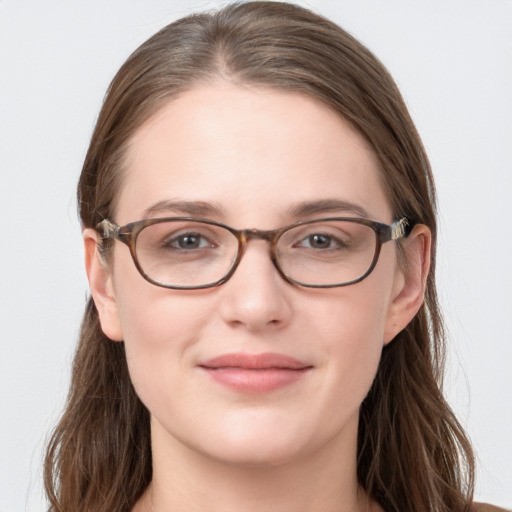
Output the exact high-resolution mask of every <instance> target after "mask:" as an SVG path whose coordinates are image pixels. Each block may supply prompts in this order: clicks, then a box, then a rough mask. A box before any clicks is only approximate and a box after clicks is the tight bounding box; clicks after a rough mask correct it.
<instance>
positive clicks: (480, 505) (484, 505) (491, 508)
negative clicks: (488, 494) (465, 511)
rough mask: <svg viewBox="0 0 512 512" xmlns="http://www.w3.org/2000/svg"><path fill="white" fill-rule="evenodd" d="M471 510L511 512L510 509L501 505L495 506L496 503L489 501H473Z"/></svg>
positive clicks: (472, 511) (477, 511)
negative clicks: (489, 502)
mask: <svg viewBox="0 0 512 512" xmlns="http://www.w3.org/2000/svg"><path fill="white" fill-rule="evenodd" d="M471 512H510V511H509V510H507V509H505V508H500V507H495V506H494V505H489V504H488V503H473V507H472V508H471Z"/></svg>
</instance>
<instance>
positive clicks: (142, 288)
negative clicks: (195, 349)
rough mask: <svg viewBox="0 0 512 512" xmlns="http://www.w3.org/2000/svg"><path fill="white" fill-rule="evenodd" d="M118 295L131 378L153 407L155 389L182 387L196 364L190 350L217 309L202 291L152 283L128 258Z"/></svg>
mask: <svg viewBox="0 0 512 512" xmlns="http://www.w3.org/2000/svg"><path fill="white" fill-rule="evenodd" d="M116 257H117V255H116ZM114 293H115V296H116V303H117V307H118V311H119V317H120V321H121V327H122V331H123V340H124V344H125V350H126V358H127V363H128V368H129V371H130V376H131V379H132V382H133V385H134V387H135V389H136V390H137V393H138V394H139V396H140V398H141V399H142V400H143V402H144V403H146V405H148V406H149V404H148V403H147V402H148V400H151V395H152V394H153V393H154V391H155V389H157V388H161V389H169V387H171V389H172V388H176V386H179V385H180V384H179V381H178V379H177V378H176V376H177V375H179V374H180V369H183V368H184V367H187V366H189V365H190V357H191V354H192V351H191V350H190V347H192V346H194V345H195V344H196V342H197V340H198V339H200V338H201V335H202V333H203V331H204V330H205V328H206V326H207V325H208V323H209V321H210V318H211V315H212V312H211V311H210V309H211V308H210V309H209V304H208V301H207V300H204V299H205V298H206V297H205V294H201V293H200V292H199V293H198V292H197V291H196V292H183V291H173V290H168V289H165V288H159V287H157V286H154V285H152V284H151V283H148V282H147V281H145V280H144V279H143V278H142V277H141V276H140V274H139V273H138V272H137V270H136V269H135V266H134V265H133V262H132V261H131V259H130V260H128V259H127V258H126V257H125V255H124V254H123V255H120V257H119V258H118V259H116V266H115V269H114ZM188 293H195V296H194V297H192V298H191V297H189V296H188V295H187V294H188ZM191 299H193V300H191ZM146 398H147V399H148V400H146Z"/></svg>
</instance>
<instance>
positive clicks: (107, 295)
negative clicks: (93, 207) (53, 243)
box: [83, 228, 123, 341]
mask: <svg viewBox="0 0 512 512" xmlns="http://www.w3.org/2000/svg"><path fill="white" fill-rule="evenodd" d="M98 239H99V235H98V233H97V232H96V231H95V230H94V229H91V228H87V229H84V231H83V240H84V250H85V270H86V272H87V278H88V280H89V288H90V289H91V294H92V298H93V300H94V304H95V305H96V309H97V310H98V314H99V317H100V324H101V329H102V331H103V333H104V334H105V336H107V337H108V338H110V339H111V340H113V341H122V340H123V331H122V329H121V322H120V318H119V311H118V306H117V302H116V298H115V295H114V289H113V285H112V272H111V269H110V268H109V267H108V265H107V262H106V261H105V260H104V258H103V256H102V255H101V254H100V252H99V249H98V243H99V241H98Z"/></svg>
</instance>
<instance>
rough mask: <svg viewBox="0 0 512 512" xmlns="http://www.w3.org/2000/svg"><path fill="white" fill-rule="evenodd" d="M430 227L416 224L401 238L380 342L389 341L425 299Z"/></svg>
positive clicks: (430, 236) (405, 324) (430, 238)
mask: <svg viewBox="0 0 512 512" xmlns="http://www.w3.org/2000/svg"><path fill="white" fill-rule="evenodd" d="M431 245H432V234H431V233H430V229H429V228H428V227H427V226H425V225H423V224H417V225H416V226H414V228H413V230H412V231H411V233H410V234H409V236H408V237H407V238H406V239H405V240H404V241H403V242H402V247H403V252H404V254H403V259H404V260H405V261H403V262H401V264H400V265H399V268H398V269H397V276H396V278H395V288H394V290H393V295H392V302H391V304H390V307H389V310H388V316H387V321H386V327H385V332H384V344H387V343H389V342H390V341H391V340H392V339H393V338H394V337H395V336H396V335H397V334H398V333H399V332H400V331H402V330H403V329H405V327H406V326H407V324H408V323H409V322H410V321H411V320H412V319H413V318H414V316H415V315H416V313H417V312H418V311H419V309H420V308H421V306H422V304H423V301H424V299H425V288H426V283H427V276H428V272H429V270H430V248H431Z"/></svg>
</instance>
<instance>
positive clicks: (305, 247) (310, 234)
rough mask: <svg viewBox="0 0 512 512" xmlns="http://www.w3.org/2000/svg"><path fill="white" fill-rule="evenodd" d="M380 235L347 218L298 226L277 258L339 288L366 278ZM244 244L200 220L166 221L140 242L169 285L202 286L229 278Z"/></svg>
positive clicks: (295, 273)
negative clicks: (239, 250) (364, 276)
mask: <svg viewBox="0 0 512 512" xmlns="http://www.w3.org/2000/svg"><path fill="white" fill-rule="evenodd" d="M376 247H377V236H376V233H375V231H374V230H373V229H372V228H371V227H369V226H366V225H364V224H360V223H357V222H353V221H346V220H331V221H325V220H324V221H319V222H314V223H308V224H303V225H297V226H294V227H292V228H290V229H288V230H287V231H285V232H284V233H282V234H281V236H280V237H279V240H278V241H277V243H276V249H275V256H276V259H277V263H278V266H279V267H280V269H281V271H282V272H283V273H284V274H286V275H287V276H288V277H289V278H291V279H292V280H294V281H296V282H299V283H302V284H305V285H336V284H338V285H339V284H343V283H348V282H350V281H354V280H356V279H358V278H360V277H362V276H363V275H364V274H365V273H366V272H367V270H368V269H369V267H370V266H371V265H372V262H373V260H374V257H375V252H376ZM238 248H239V243H238V239H237V237H236V236H235V235H234V234H233V233H231V231H229V230H228V229H226V228H224V227H222V226H217V225H214V224H207V223H203V222H200V221H190V220H187V221H165V222H160V223H156V224H151V225H149V226H147V227H145V228H144V229H143V230H142V231H141V232H140V233H139V235H138V237H137V241H136V255H137V260H138V263H139V265H140V267H141V269H142V270H143V272H144V273H145V274H146V275H147V276H148V277H149V278H150V279H151V280H153V281H155V282H157V283H160V284H163V285H169V286H178V287H199V286H204V285H208V284H210V283H216V282H217V281H219V280H221V279H223V278H224V277H225V276H226V275H227V274H229V272H230V270H231V269H232V267H233V265H234V263H235V262H236V259H237V254H238Z"/></svg>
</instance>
